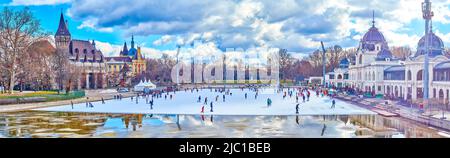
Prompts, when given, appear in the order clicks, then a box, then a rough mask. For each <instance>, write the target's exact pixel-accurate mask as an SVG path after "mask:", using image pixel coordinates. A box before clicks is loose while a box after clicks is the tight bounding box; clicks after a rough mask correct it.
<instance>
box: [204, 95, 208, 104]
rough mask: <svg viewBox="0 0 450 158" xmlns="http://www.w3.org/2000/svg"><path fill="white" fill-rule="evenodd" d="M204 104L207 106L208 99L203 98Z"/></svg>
mask: <svg viewBox="0 0 450 158" xmlns="http://www.w3.org/2000/svg"><path fill="white" fill-rule="evenodd" d="M204 104H205V105H208V97H205V102H204Z"/></svg>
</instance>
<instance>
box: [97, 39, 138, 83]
mask: <svg viewBox="0 0 450 158" xmlns="http://www.w3.org/2000/svg"><path fill="white" fill-rule="evenodd" d="M105 60H106V64H107V68H108V72H109V73H119V72H121V71H122V70H123V69H124V68H125V69H129V71H130V75H131V76H132V77H135V76H137V75H139V74H142V73H143V72H145V71H146V69H147V65H146V62H145V58H144V56H143V55H142V53H141V47H136V46H135V43H134V36H131V48H130V49H128V46H127V43H126V42H124V44H123V49H122V50H121V51H120V53H119V56H115V57H106V58H105Z"/></svg>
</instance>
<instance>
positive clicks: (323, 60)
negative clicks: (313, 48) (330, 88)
mask: <svg viewBox="0 0 450 158" xmlns="http://www.w3.org/2000/svg"><path fill="white" fill-rule="evenodd" d="M320 45H322V75H323V79H322V80H323V81H322V86H323V87H325V83H326V82H325V62H326V59H325V52H326V50H325V46H323V42H322V41H320Z"/></svg>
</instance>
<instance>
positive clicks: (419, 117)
mask: <svg viewBox="0 0 450 158" xmlns="http://www.w3.org/2000/svg"><path fill="white" fill-rule="evenodd" d="M338 98H340V99H343V100H347V101H351V102H353V103H354V104H356V105H359V106H362V107H365V108H368V109H371V110H372V111H375V112H376V110H374V109H377V110H382V111H386V112H390V113H395V114H398V115H399V116H401V117H404V118H407V119H411V120H414V121H417V122H421V123H424V124H427V125H431V126H435V127H439V128H443V129H447V130H450V117H449V115H450V112H449V111H442V110H440V111H426V112H421V110H420V109H418V108H417V107H414V106H412V107H411V106H408V105H406V104H402V103H401V102H400V101H392V100H390V101H389V104H388V105H387V106H386V105H385V101H386V100H385V99H379V98H359V97H357V96H348V95H339V96H338ZM442 112H443V113H444V116H446V118H445V119H442Z"/></svg>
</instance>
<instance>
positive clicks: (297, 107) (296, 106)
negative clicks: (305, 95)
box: [295, 104, 300, 114]
mask: <svg viewBox="0 0 450 158" xmlns="http://www.w3.org/2000/svg"><path fill="white" fill-rule="evenodd" d="M299 105H300V104H297V105H295V110H296V112H295V113H296V114H298V109H299Z"/></svg>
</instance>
